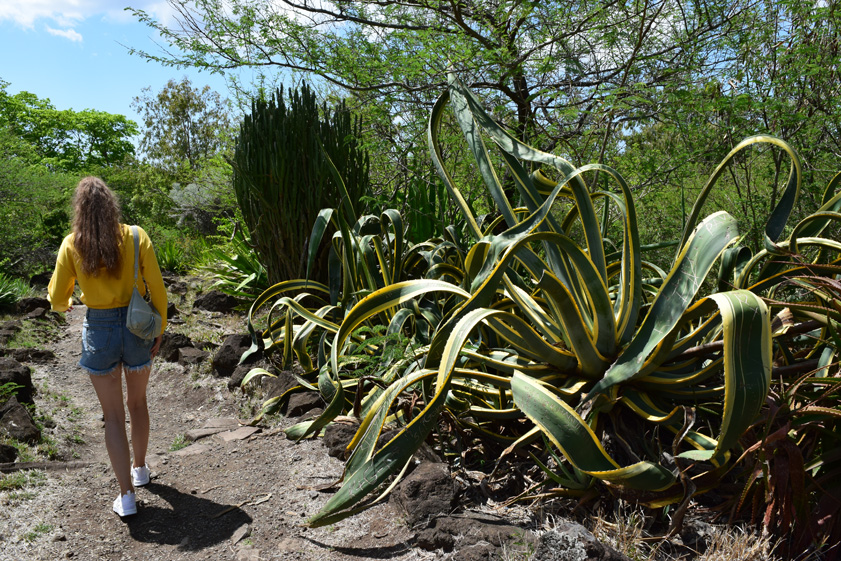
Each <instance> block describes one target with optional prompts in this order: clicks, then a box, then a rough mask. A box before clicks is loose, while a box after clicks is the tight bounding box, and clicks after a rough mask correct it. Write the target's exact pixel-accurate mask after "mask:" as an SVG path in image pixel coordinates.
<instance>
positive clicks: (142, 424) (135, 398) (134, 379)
mask: <svg viewBox="0 0 841 561" xmlns="http://www.w3.org/2000/svg"><path fill="white" fill-rule="evenodd" d="M151 373H152V367H151V365H150V366H149V367H148V368H143V369H141V370H133V371H131V372H126V404H127V405H128V414H129V418H130V419H131V448H132V450H133V451H134V467H141V466H144V465H146V449H147V448H148V446H149V408H148V407H147V405H146V386H147V385H148V384H149V375H150V374H151Z"/></svg>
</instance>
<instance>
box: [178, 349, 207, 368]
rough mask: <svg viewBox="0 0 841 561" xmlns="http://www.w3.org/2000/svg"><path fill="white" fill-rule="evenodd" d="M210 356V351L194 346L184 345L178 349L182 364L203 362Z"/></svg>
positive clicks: (179, 360) (179, 362)
mask: <svg viewBox="0 0 841 561" xmlns="http://www.w3.org/2000/svg"><path fill="white" fill-rule="evenodd" d="M209 356H210V353H208V352H207V351H203V350H201V349H196V348H193V347H182V348H180V349H178V364H180V365H182V366H188V365H191V364H192V365H195V364H201V363H202V362H204V361H205V360H207V357H209Z"/></svg>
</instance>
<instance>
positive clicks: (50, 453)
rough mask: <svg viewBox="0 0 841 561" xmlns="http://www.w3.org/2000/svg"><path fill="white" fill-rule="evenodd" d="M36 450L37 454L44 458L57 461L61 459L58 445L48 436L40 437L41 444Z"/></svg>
mask: <svg viewBox="0 0 841 561" xmlns="http://www.w3.org/2000/svg"><path fill="white" fill-rule="evenodd" d="M37 450H38V453H39V454H41V455H43V456H46V457H47V458H48V459H50V460H57V459H59V458H60V457H61V452H60V451H59V448H58V443H57V442H56V441H55V439H53V438H52V437H50V436H42V437H41V442H40V443H39V444H38V447H37Z"/></svg>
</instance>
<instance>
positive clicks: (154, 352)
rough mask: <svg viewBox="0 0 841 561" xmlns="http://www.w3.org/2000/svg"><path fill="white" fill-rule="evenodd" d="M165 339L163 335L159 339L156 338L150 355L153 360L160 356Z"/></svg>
mask: <svg viewBox="0 0 841 561" xmlns="http://www.w3.org/2000/svg"><path fill="white" fill-rule="evenodd" d="M163 338H164V334H163V333H161V334H160V335H158V336H157V337H155V344H154V345H152V350H151V351H149V353H150V354H151V355H152V358H155V355H157V354H158V351H159V350H161V341H162V340H163Z"/></svg>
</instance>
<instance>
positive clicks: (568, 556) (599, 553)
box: [532, 520, 631, 561]
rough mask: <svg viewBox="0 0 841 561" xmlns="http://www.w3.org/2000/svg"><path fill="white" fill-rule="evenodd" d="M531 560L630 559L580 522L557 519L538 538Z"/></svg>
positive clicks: (611, 560)
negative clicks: (550, 527)
mask: <svg viewBox="0 0 841 561" xmlns="http://www.w3.org/2000/svg"><path fill="white" fill-rule="evenodd" d="M532 561H631V560H630V559H629V558H628V557H626V556H625V555H623V554H621V553H619V552H618V551H616V550H615V549H613V548H612V547H609V546H606V545H605V544H603V543H601V542H600V541H599V540H597V539H596V537H595V536H594V535H593V534H592V533H590V531H589V530H587V528H585V527H584V526H582V525H581V524H576V523H574V522H569V521H565V520H561V521H559V523H558V524H557V525H556V526H555V528H554V529H552V530H550V531H548V532H546V533H544V534H543V535H541V536H540V538H538V543H537V549H536V550H535V552H534V556H533V557H532Z"/></svg>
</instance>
